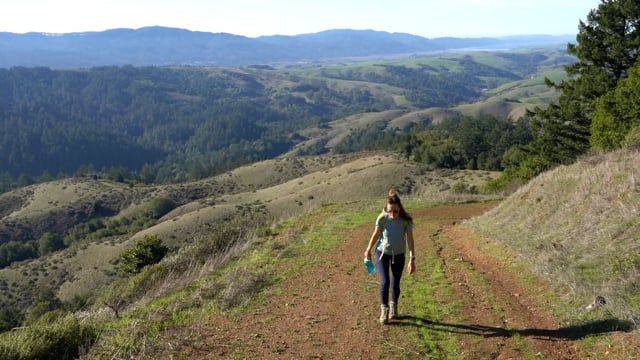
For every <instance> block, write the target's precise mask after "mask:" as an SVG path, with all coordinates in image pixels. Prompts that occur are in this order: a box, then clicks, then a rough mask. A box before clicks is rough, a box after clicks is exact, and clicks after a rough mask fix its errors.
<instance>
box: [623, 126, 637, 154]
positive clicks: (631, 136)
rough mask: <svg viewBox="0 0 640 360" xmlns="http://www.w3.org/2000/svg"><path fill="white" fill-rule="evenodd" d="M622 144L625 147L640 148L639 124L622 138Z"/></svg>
mask: <svg viewBox="0 0 640 360" xmlns="http://www.w3.org/2000/svg"><path fill="white" fill-rule="evenodd" d="M623 145H624V146H625V147H626V148H627V149H631V150H640V126H636V127H633V128H632V129H631V130H630V131H629V133H627V136H626V137H625V138H624V142H623Z"/></svg>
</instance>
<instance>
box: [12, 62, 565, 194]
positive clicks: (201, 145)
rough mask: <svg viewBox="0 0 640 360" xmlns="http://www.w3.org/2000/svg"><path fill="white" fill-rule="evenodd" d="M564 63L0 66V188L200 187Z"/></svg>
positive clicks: (366, 142)
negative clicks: (325, 133) (67, 183)
mask: <svg viewBox="0 0 640 360" xmlns="http://www.w3.org/2000/svg"><path fill="white" fill-rule="evenodd" d="M571 59H572V58H570V57H567V56H565V55H564V54H563V53H561V52H556V51H555V50H546V51H538V52H524V53H495V54H487V55H485V56H482V57H477V56H470V55H464V56H457V55H456V56H450V57H446V58H432V59H418V60H411V61H402V62H377V63H367V64H358V65H332V66H323V67H316V68H305V69H286V68H284V69H272V68H268V67H250V68H242V69H239V68H193V67H181V68H177V67H165V68H163V67H142V68H138V67H131V66H125V67H101V68H92V69H84V70H51V69H48V68H12V69H8V70H0V118H1V119H2V121H0V127H1V128H0V163H2V164H3V165H2V168H0V174H1V175H0V190H5V191H6V190H7V189H10V188H13V187H15V186H21V185H27V184H29V183H32V182H34V181H42V180H48V179H52V178H57V177H65V176H69V175H73V174H80V175H82V174H96V173H100V174H105V175H107V176H109V177H110V178H111V179H113V180H119V181H123V180H126V179H130V180H135V181H136V182H143V183H166V182H177V181H184V180H194V179H199V178H203V177H206V176H210V175H213V174H217V173H220V172H221V171H224V170H227V169H230V168H233V167H235V166H237V165H239V164H244V163H249V162H253V161H256V160H259V159H265V158H272V157H275V156H278V155H280V154H283V153H286V152H288V151H290V150H291V149H292V148H293V147H294V146H295V145H296V144H297V143H299V142H301V141H303V140H307V138H305V137H304V136H302V135H301V130H303V129H307V128H310V127H320V128H322V127H323V126H325V125H326V124H328V123H329V122H330V121H332V120H336V119H339V118H342V117H345V116H348V115H351V114H355V113H364V112H379V111H384V110H389V109H406V110H418V109H423V108H429V107H449V106H453V105H457V104H462V103H470V102H474V101H477V100H480V99H483V98H485V91H486V90H487V89H490V88H494V87H496V86H499V85H502V84H505V83H508V82H512V81H514V80H518V79H524V78H528V77H531V76H541V75H542V74H544V73H545V72H546V71H548V70H549V69H550V68H553V69H558V68H559V67H560V66H562V65H563V64H566V63H568V62H569V61H571ZM499 120H501V121H502V120H505V119H499ZM429 122H430V121H429V118H428V117H426V118H422V119H418V120H417V121H415V122H414V123H418V124H421V125H428V124H429ZM399 130H403V129H399ZM405 130H406V129H405ZM360 137H361V139H360V140H359V141H361V142H363V143H364V145H370V143H372V142H374V141H375V140H377V139H376V137H375V136H374V137H372V138H371V139H366V138H362V136H360ZM350 141H352V140H350ZM390 146H391V147H394V146H399V145H398V144H397V141H396V142H394V143H392V144H391V145H390ZM365 147H366V146H359V147H358V148H357V149H350V146H349V145H345V146H342V147H340V149H341V150H340V151H342V152H344V151H353V150H360V149H362V148H365ZM349 149H350V150H349ZM307 151H308V150H307ZM326 151H328V150H327V149H326V148H324V147H318V148H316V149H314V150H313V151H312V153H314V154H320V153H324V152H326ZM132 154H133V156H132Z"/></svg>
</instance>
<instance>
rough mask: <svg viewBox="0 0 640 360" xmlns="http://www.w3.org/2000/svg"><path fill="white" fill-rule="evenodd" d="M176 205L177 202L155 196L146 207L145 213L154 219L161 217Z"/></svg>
mask: <svg viewBox="0 0 640 360" xmlns="http://www.w3.org/2000/svg"><path fill="white" fill-rule="evenodd" d="M175 207H176V203H175V202H174V201H173V200H171V199H167V198H162V197H161V198H155V199H153V200H151V201H150V202H149V204H147V206H146V207H145V208H144V211H143V215H146V216H148V217H150V218H152V219H159V218H161V217H162V216H164V215H165V214H167V213H168V212H169V211H171V210H173V209H174V208H175Z"/></svg>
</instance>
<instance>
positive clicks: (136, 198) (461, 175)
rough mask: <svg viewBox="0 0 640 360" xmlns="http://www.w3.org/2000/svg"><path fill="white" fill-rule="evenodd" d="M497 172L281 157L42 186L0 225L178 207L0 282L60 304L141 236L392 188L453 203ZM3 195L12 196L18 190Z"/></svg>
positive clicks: (202, 228) (382, 159) (166, 235)
mask: <svg viewBox="0 0 640 360" xmlns="http://www.w3.org/2000/svg"><path fill="white" fill-rule="evenodd" d="M363 121H365V120H363ZM496 176H497V173H491V172H486V171H479V172H477V171H449V170H440V171H428V170H426V169H423V168H421V167H420V166H419V165H418V164H415V163H412V162H409V161H407V160H405V159H403V158H401V157H399V156H398V155H396V154H392V153H359V154H346V155H325V156H309V157H283V158H279V159H273V160H266V161H263V162H259V163H256V164H252V165H247V166H243V167H240V168H237V169H235V170H233V171H230V172H227V173H225V174H221V175H218V176H215V177H212V178H208V179H203V180H200V181H196V182H192V183H185V184H176V185H163V186H136V187H132V188H130V187H128V186H126V185H123V184H116V183H111V182H105V181H96V180H93V179H72V180H61V181H54V182H51V183H46V184H39V185H35V186H33V187H29V188H27V189H23V190H20V191H19V196H18V197H19V198H21V199H23V203H21V204H19V205H20V206H16V207H15V209H13V211H11V212H9V213H8V214H6V215H3V216H2V217H1V218H0V225H4V226H8V227H10V226H11V224H14V223H21V224H25V226H35V225H29V224H35V222H40V221H41V219H42V216H46V215H47V214H48V213H50V211H52V210H58V211H59V212H60V213H62V214H69V216H72V215H73V214H74V213H77V212H79V211H81V210H82V209H86V208H87V207H89V206H91V204H92V203H93V202H95V201H96V200H101V201H103V202H108V203H109V204H110V206H111V207H112V208H114V209H119V210H120V211H119V213H117V214H115V215H114V216H113V218H123V217H132V216H135V215H136V214H139V213H140V212H141V211H142V210H143V209H144V208H145V206H147V204H148V203H149V201H151V200H152V199H154V198H157V197H166V198H170V199H172V200H173V201H175V202H176V203H177V204H178V205H179V206H178V207H177V208H176V209H174V210H173V211H171V212H169V213H168V214H166V215H165V216H164V217H163V218H161V219H160V220H159V222H158V224H157V225H155V226H152V227H150V228H148V229H145V230H143V231H140V232H138V233H137V234H125V235H122V236H117V237H114V238H109V239H96V240H94V241H91V242H84V243H81V244H77V245H75V246H72V248H70V249H66V250H63V251H59V252H57V253H54V254H52V255H49V256H47V257H44V258H41V259H37V260H32V261H28V262H24V263H19V264H14V265H13V266H11V267H9V268H5V269H0V278H2V279H5V280H7V282H8V283H10V284H11V283H15V284H16V286H15V287H14V288H12V291H15V292H29V291H31V290H32V289H33V288H34V287H40V286H42V287H50V288H53V289H57V292H58V295H59V296H60V298H62V299H65V300H68V299H71V298H73V296H74V295H78V294H83V293H87V292H90V291H92V290H95V289H99V288H101V287H103V286H104V285H105V284H108V283H109V282H110V281H112V280H113V279H114V278H115V276H116V270H117V268H116V264H115V260H116V259H117V257H118V255H119V254H120V253H121V252H122V251H124V250H125V249H126V248H127V247H128V246H130V245H131V244H132V243H133V241H134V240H135V239H137V238H140V237H141V236H144V235H147V234H156V235H158V236H159V237H160V238H161V239H163V240H164V241H165V243H167V245H169V246H170V247H178V246H182V245H184V244H189V243H191V242H193V241H194V239H196V238H197V237H199V236H203V235H204V236H206V235H207V234H208V233H210V232H211V231H212V228H213V227H214V226H215V224H216V223H218V222H220V221H223V219H226V218H228V217H230V216H231V215H233V214H235V213H237V212H239V211H245V210H247V209H249V208H251V209H257V210H259V211H262V212H264V213H266V214H267V215H268V216H269V217H270V218H271V219H272V221H273V222H278V221H280V220H282V219H287V218H291V217H296V216H299V215H301V214H303V213H306V212H308V211H311V210H314V209H317V208H319V207H321V206H323V205H326V204H330V203H340V202H349V201H355V200H362V199H381V198H383V197H384V195H385V194H386V192H387V191H388V190H389V189H390V188H396V189H397V190H399V191H400V193H401V194H403V195H404V196H405V198H406V199H407V201H410V200H412V199H416V200H418V201H422V202H423V203H424V202H431V203H435V202H446V201H460V200H466V199H468V198H469V196H468V195H456V194H451V193H450V192H449V190H450V189H451V187H452V186H453V184H455V183H457V182H461V181H462V182H465V183H467V184H469V185H480V184H482V183H484V182H487V181H489V180H491V179H493V178H495V177H496ZM3 196H6V197H7V198H9V197H10V196H14V197H15V196H16V193H9V194H5V195H3ZM472 198H475V199H479V198H481V197H479V196H474V197H472ZM61 210H64V211H61ZM83 211H84V210H83ZM36 214H41V215H38V216H36ZM62 221H66V222H67V225H68V226H67V227H70V226H72V225H73V224H74V223H73V219H72V218H68V219H65V218H62Z"/></svg>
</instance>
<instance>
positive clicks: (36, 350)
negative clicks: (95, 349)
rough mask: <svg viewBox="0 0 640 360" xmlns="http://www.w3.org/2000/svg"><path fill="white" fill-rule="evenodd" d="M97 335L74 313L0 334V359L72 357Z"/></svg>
mask: <svg viewBox="0 0 640 360" xmlns="http://www.w3.org/2000/svg"><path fill="white" fill-rule="evenodd" d="M96 338H97V330H96V329H95V327H94V326H93V325H92V324H88V323H84V322H82V323H81V322H80V321H79V320H78V319H77V318H76V317H74V316H66V317H63V318H58V319H56V320H54V321H53V322H47V321H39V322H37V323H35V324H32V325H31V326H29V327H25V328H21V329H16V330H14V331H10V332H6V333H3V334H0V358H1V359H42V360H47V359H75V358H77V357H78V355H80V354H81V353H82V352H83V350H85V349H87V348H88V347H89V346H90V345H91V343H93V342H94V341H95V339H96Z"/></svg>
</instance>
